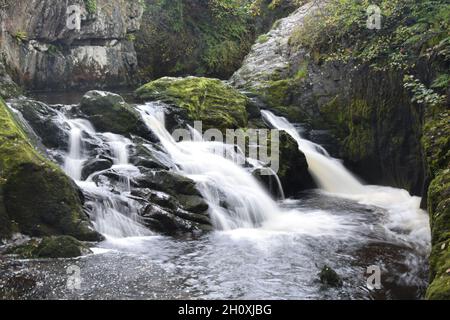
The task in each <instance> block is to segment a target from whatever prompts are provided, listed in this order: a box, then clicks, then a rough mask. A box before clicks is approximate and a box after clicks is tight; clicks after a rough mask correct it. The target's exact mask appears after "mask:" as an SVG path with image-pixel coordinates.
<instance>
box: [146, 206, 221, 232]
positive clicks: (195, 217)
mask: <svg viewBox="0 0 450 320" xmlns="http://www.w3.org/2000/svg"><path fill="white" fill-rule="evenodd" d="M142 217H143V219H144V223H145V224H146V225H147V226H148V227H149V228H151V229H152V230H156V231H159V232H162V233H164V234H168V235H182V234H186V233H193V234H198V233H202V232H208V231H212V230H213V227H212V225H211V223H210V221H209V218H208V216H205V215H201V214H194V213H191V212H187V211H184V210H182V209H176V210H171V211H168V210H165V209H163V208H161V207H159V206H157V205H153V204H151V205H149V206H147V208H146V210H145V212H144V214H143V215H142Z"/></svg>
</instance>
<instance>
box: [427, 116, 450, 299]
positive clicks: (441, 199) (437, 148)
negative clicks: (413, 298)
mask: <svg viewBox="0 0 450 320" xmlns="http://www.w3.org/2000/svg"><path fill="white" fill-rule="evenodd" d="M422 141H423V144H424V150H425V155H426V160H427V171H428V175H429V177H430V180H431V184H430V188H429V190H428V212H429V213H430V221H431V232H432V245H433V249H432V253H431V256H430V271H431V274H430V280H431V285H430V287H429V289H428V292H427V298H428V299H437V300H441V299H447V300H448V299H450V114H449V112H448V110H447V111H443V112H441V113H440V114H439V115H438V116H435V117H434V118H433V119H432V120H428V121H427V122H426V125H425V130H424V137H423V140H422Z"/></svg>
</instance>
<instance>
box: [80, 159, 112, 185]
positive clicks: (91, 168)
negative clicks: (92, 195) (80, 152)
mask: <svg viewBox="0 0 450 320" xmlns="http://www.w3.org/2000/svg"><path fill="white" fill-rule="evenodd" d="M112 165H113V163H112V161H111V160H108V159H102V158H95V159H90V160H88V161H87V162H86V163H84V165H83V169H82V170H81V179H82V180H86V179H87V178H88V177H89V176H90V175H91V174H93V173H95V172H99V171H103V170H108V169H109V168H111V167H112Z"/></svg>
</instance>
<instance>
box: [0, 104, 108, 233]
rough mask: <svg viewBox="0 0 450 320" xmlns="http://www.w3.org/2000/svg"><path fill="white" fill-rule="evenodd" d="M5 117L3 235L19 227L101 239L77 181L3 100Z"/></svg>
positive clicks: (1, 138)
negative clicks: (40, 147) (37, 144)
mask: <svg viewBox="0 0 450 320" xmlns="http://www.w3.org/2000/svg"><path fill="white" fill-rule="evenodd" d="M0 120H1V121H0V142H1V143H0V191H1V193H0V220H2V222H4V223H5V224H4V225H2V228H1V230H0V231H2V233H1V234H0V238H8V237H9V236H10V235H11V232H12V231H19V232H22V233H24V234H27V235H30V236H48V235H60V234H64V235H71V236H74V237H76V238H77V239H80V240H88V241H95V240H99V239H100V238H101V237H100V236H99V234H97V233H96V232H95V231H94V230H93V228H92V226H91V225H90V223H89V222H88V220H87V217H86V216H85V214H84V212H83V209H82V200H81V198H80V194H79V192H78V189H77V187H76V186H75V185H74V184H73V182H72V181H71V180H70V179H69V178H67V177H66V176H65V175H64V174H63V173H62V172H61V170H60V169H59V168H57V167H56V166H55V165H54V164H52V163H50V162H49V161H47V160H46V159H45V158H44V157H42V156H41V155H40V154H38V152H37V151H36V150H35V149H34V148H33V147H32V146H31V144H30V143H29V141H28V139H27V137H26V136H25V134H24V133H23V131H22V129H21V128H20V127H19V125H18V124H17V123H16V121H15V120H14V118H13V117H12V115H11V114H10V112H9V110H8V109H7V107H6V105H5V104H4V103H3V101H1V100H0ZM13 222H14V225H13ZM13 229H14V230H13Z"/></svg>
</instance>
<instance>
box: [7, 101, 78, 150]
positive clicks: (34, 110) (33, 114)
mask: <svg viewBox="0 0 450 320" xmlns="http://www.w3.org/2000/svg"><path fill="white" fill-rule="evenodd" d="M10 104H11V106H12V107H13V108H14V109H16V110H18V111H20V112H21V114H22V116H23V117H24V119H25V120H26V121H27V122H28V123H29V125H30V126H31V127H32V129H33V130H34V131H35V133H36V134H37V135H38V136H39V138H40V139H41V140H42V143H43V144H44V145H45V146H46V147H47V148H55V149H60V150H64V151H68V148H69V146H68V141H69V134H68V129H69V128H68V127H67V128H64V127H63V124H62V123H58V114H57V112H56V111H55V110H53V109H51V108H50V107H49V106H47V105H46V104H45V103H42V102H39V101H35V100H29V99H14V100H12V101H11V102H10Z"/></svg>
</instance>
